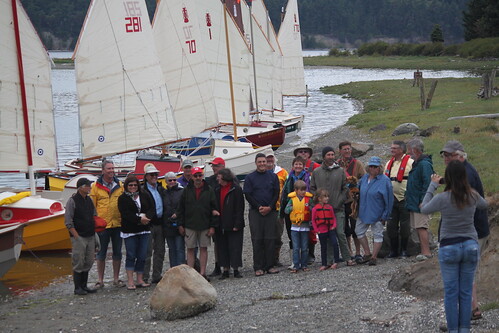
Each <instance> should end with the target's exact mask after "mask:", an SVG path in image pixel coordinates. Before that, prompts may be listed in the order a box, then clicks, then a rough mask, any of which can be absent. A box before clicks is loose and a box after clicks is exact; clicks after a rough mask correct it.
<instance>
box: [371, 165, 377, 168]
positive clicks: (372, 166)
mask: <svg viewBox="0 0 499 333" xmlns="http://www.w3.org/2000/svg"><path fill="white" fill-rule="evenodd" d="M369 167H370V168H379V165H370V166H369Z"/></svg>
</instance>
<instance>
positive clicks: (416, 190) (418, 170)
mask: <svg viewBox="0 0 499 333" xmlns="http://www.w3.org/2000/svg"><path fill="white" fill-rule="evenodd" d="M433 173H434V171H433V162H432V160H431V155H429V156H428V155H421V156H420V158H419V159H418V160H417V161H414V163H413V164H412V169H411V171H410V172H409V178H408V179H407V189H406V191H405V208H407V210H408V211H411V212H416V213H420V210H419V205H420V204H421V203H422V202H423V198H424V196H425V194H426V190H427V189H428V186H429V185H430V183H431V175H432V174H433Z"/></svg>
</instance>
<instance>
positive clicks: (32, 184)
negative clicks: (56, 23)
mask: <svg viewBox="0 0 499 333" xmlns="http://www.w3.org/2000/svg"><path fill="white" fill-rule="evenodd" d="M12 17H13V21H14V34H15V37H16V48H17V67H18V70H19V83H20V84H19V85H20V87H19V88H20V89H21V103H22V108H23V123H24V139H25V141H26V158H27V160H28V161H27V162H28V176H29V187H30V190H31V195H35V194H36V187H35V173H34V171H33V155H32V150H31V133H30V129H29V118H28V103H27V99H26V87H25V82H24V66H23V54H22V52H21V37H20V33H19V20H18V16H17V0H12Z"/></svg>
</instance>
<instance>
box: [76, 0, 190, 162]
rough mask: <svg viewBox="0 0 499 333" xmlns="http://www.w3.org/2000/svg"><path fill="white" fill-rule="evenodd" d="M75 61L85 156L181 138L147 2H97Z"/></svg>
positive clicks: (85, 23)
mask: <svg viewBox="0 0 499 333" xmlns="http://www.w3.org/2000/svg"><path fill="white" fill-rule="evenodd" d="M74 59H75V66H76V67H75V68H76V78H77V79H76V83H77V90H78V98H79V109H80V127H81V140H82V145H83V149H82V151H83V157H85V158H89V157H96V156H102V155H112V154H117V153H121V152H126V151H133V150H139V149H143V148H146V147H151V146H155V145H159V144H162V143H168V142H173V141H175V140H177V139H179V138H180V137H181V136H180V134H179V133H178V132H177V130H176V126H175V123H174V118H173V113H172V110H171V107H170V101H169V98H168V93H167V90H166V85H165V82H164V78H163V74H162V70H161V67H160V64H159V58H158V55H157V52H156V49H155V43H154V38H153V34H152V30H151V25H150V23H149V16H148V13H147V9H146V5H145V2H144V0H139V1H138V0H134V1H126V0H123V1H119V0H116V1H104V0H92V2H91V3H90V7H89V9H88V13H87V17H86V19H85V22H84V24H83V28H82V31H81V33H80V37H79V39H78V43H77V47H76V50H75V54H74Z"/></svg>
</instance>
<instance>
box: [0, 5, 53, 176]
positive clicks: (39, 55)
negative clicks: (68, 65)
mask: <svg viewBox="0 0 499 333" xmlns="http://www.w3.org/2000/svg"><path fill="white" fill-rule="evenodd" d="M16 4H17V6H16V8H17V16H18V24H19V35H20V41H21V42H20V44H21V51H22V53H21V55H20V58H21V59H22V62H23V71H24V86H25V88H26V102H27V109H28V120H29V121H28V126H29V131H30V137H29V140H30V142H31V154H32V158H33V169H35V170H40V169H52V168H55V166H56V145H55V132H54V119H53V107H52V87H51V76H50V66H51V61H50V59H49V57H48V54H47V51H46V50H45V48H44V46H43V44H42V42H41V41H40V38H39V37H38V35H37V33H36V31H35V29H34V28H33V25H32V24H31V22H30V20H29V18H28V16H27V15H26V12H25V11H24V9H23V7H22V6H21V3H20V1H16ZM0 15H1V19H0V142H1V144H0V145H1V148H0V171H21V172H27V170H28V160H27V155H28V151H27V147H26V132H25V128H24V121H23V107H22V98H21V89H20V85H21V83H20V76H19V68H18V50H17V47H16V38H15V34H14V17H13V8H12V1H11V0H0Z"/></svg>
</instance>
